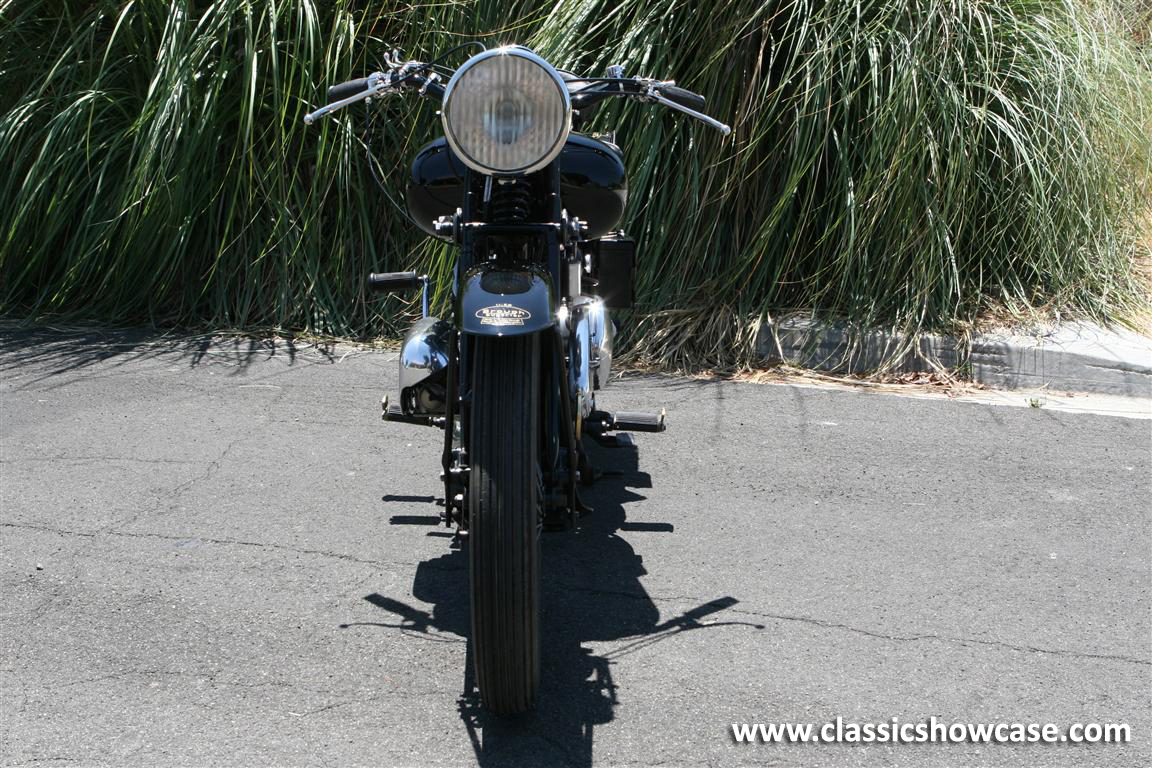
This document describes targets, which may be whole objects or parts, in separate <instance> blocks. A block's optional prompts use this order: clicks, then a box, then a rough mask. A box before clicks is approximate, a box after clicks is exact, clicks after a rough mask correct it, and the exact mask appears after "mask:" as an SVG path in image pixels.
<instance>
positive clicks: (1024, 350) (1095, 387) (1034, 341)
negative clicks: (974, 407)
mask: <svg viewBox="0 0 1152 768" xmlns="http://www.w3.org/2000/svg"><path fill="white" fill-rule="evenodd" d="M757 351H758V352H759V354H760V355H761V356H762V357H764V358H766V359H768V360H770V361H774V362H785V363H789V364H791V365H796V366H799V367H802V368H813V369H817V370H823V371H834V372H839V373H864V372H872V371H876V370H879V369H882V368H887V370H891V371H894V372H904V371H931V370H934V369H939V368H943V369H946V370H950V371H959V372H961V373H964V374H966V375H968V376H971V378H972V379H973V380H975V381H979V382H981V383H982V384H985V385H987V386H989V387H995V388H997V389H1020V388H1029V389H1032V388H1043V387H1047V388H1049V389H1053V390H1057V391H1061V392H1094V393H1099V394H1108V395H1124V396H1128V397H1147V398H1152V338H1148V337H1146V336H1142V335H1140V334H1138V333H1134V332H1132V331H1128V330H1123V329H1120V330H1113V329H1107V328H1102V327H1100V326H1098V325H1094V324H1091V323H1072V324H1067V325H1062V326H1058V327H1054V328H1043V329H1035V330H1028V331H1023V330H1021V331H1015V332H1003V333H981V334H977V335H975V336H973V337H972V338H971V339H970V340H969V341H965V340H963V339H960V338H956V337H952V336H941V335H936V334H922V335H920V336H918V337H914V338H912V337H908V336H907V335H904V334H900V333H898V332H894V331H883V330H860V329H854V328H851V327H850V326H848V325H846V324H835V323H819V322H816V321H813V320H811V319H808V318H801V317H789V318H784V319H782V320H780V321H778V322H768V323H765V324H764V325H763V326H762V327H761V329H760V335H759V338H758V339H757ZM893 359H895V360H897V361H898V362H897V363H896V364H894V365H893V364H891V363H890V361H891V360H893Z"/></svg>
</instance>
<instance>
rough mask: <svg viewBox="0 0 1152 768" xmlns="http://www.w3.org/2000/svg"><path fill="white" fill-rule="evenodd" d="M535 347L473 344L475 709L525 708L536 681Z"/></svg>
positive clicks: (518, 342)
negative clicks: (479, 704) (477, 691)
mask: <svg viewBox="0 0 1152 768" xmlns="http://www.w3.org/2000/svg"><path fill="white" fill-rule="evenodd" d="M539 356H540V352H539V337H538V335H536V334H530V335H526V336H512V337H503V338H495V337H486V336H482V337H478V338H477V339H476V340H475V344H474V347H473V355H472V408H471V416H470V427H469V431H470V432H471V439H470V441H469V442H470V445H469V465H470V466H471V471H470V473H469V484H468V528H469V536H468V538H469V541H470V543H469V552H470V557H469V575H470V581H471V590H472V653H473V658H474V661H475V670H476V684H477V686H478V687H479V688H480V697H481V700H482V701H483V703H484V706H485V708H487V709H488V710H489V711H491V712H494V713H496V714H501V715H506V714H515V713H518V712H525V711H527V710H529V709H531V708H532V707H533V706H535V703H536V690H537V687H538V685H539V678H540V645H539V635H540V626H539V624H540V620H539V613H540V534H539V530H540V526H539V510H540V502H541V499H540V492H539V484H538V480H537V461H538V459H537V456H538V449H537V446H538V431H539V426H538V423H537V419H538V414H539V390H540V384H539V382H540V364H539Z"/></svg>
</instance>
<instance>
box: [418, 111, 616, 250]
mask: <svg viewBox="0 0 1152 768" xmlns="http://www.w3.org/2000/svg"><path fill="white" fill-rule="evenodd" d="M557 162H558V163H559V164H560V198H561V200H562V204H563V206H564V208H565V209H567V211H568V214H569V215H570V216H575V217H577V218H578V219H580V220H581V221H583V222H585V223H586V224H587V225H588V234H587V236H586V237H587V238H588V239H589V240H594V239H596V238H598V237H601V236H603V235H606V234H608V233H609V232H611V231H612V230H613V229H615V228H616V225H617V224H619V223H620V217H621V215H623V213H624V204H625V203H626V202H627V200H628V179H627V175H626V173H625V170H624V162H623V160H622V159H621V157H620V153H619V151H618V150H617V149H615V148H614V147H612V146H610V145H608V144H605V143H604V142H602V141H597V140H596V139H592V138H589V137H587V136H582V135H580V134H577V133H573V134H571V135H570V136H569V137H568V142H567V143H566V144H565V145H564V149H563V150H561V151H560V157H559V158H557ZM465 170H466V168H465V166H464V163H462V162H460V160H459V159H458V158H457V157H456V156H455V155H453V154H452V152H451V150H449V149H448V143H447V142H446V141H445V140H444V139H443V138H439V139H436V140H435V141H433V142H431V143H429V144H426V145H425V146H424V147H422V148H421V149H420V151H419V152H417V153H416V157H415V158H413V160H412V168H411V176H410V178H409V180H408V189H407V193H406V195H407V201H408V214H409V215H410V216H411V217H412V220H413V221H414V222H416V225H417V226H419V227H420V229H422V230H424V231H425V232H427V233H428V234H429V235H433V236H435V235H436V231H435V229H434V228H433V224H434V223H435V221H436V219H438V218H440V217H441V216H450V215H452V214H453V213H455V212H456V209H457V208H461V207H463V205H464V173H465Z"/></svg>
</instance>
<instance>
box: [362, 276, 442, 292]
mask: <svg viewBox="0 0 1152 768" xmlns="http://www.w3.org/2000/svg"><path fill="white" fill-rule="evenodd" d="M427 279H428V278H427V277H425V276H424V275H418V274H416V273H415V272H373V273H372V274H370V275H368V290H370V291H378V292H382V291H407V290H411V289H412V288H419V287H420V286H421V285H423V284H424V281H425V280H427Z"/></svg>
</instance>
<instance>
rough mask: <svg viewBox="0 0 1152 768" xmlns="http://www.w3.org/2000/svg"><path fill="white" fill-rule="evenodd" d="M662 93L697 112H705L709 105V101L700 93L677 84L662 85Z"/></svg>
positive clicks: (665, 96) (670, 99)
mask: <svg viewBox="0 0 1152 768" xmlns="http://www.w3.org/2000/svg"><path fill="white" fill-rule="evenodd" d="M660 93H661V95H663V96H664V98H666V99H668V100H669V101H674V102H676V103H677V104H679V105H680V106H682V107H688V109H694V110H696V111H697V112H703V111H704V108H705V107H706V106H708V102H707V101H706V100H705V99H704V97H703V96H701V95H700V94H698V93H693V92H692V91H689V90H688V89H686V88H679V87H677V86H675V85H666V86H664V87H662V88H661V89H660Z"/></svg>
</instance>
